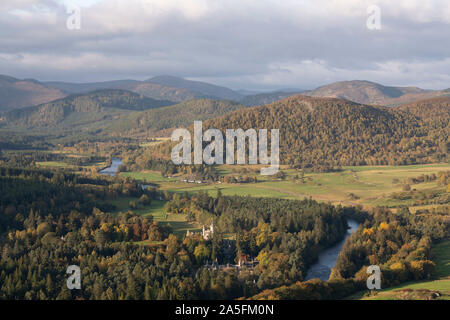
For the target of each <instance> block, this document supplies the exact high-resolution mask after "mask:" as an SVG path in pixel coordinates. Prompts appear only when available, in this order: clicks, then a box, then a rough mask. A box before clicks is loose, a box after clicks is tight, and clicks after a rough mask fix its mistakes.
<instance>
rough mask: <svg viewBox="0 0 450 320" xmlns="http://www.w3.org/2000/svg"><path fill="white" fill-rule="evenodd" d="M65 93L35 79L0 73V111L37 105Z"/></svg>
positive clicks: (60, 96)
mask: <svg viewBox="0 0 450 320" xmlns="http://www.w3.org/2000/svg"><path fill="white" fill-rule="evenodd" d="M66 95H67V94H65V93H64V92H63V91H62V90H60V89H58V88H54V87H50V86H46V85H45V84H43V83H40V82H38V81H36V80H19V79H16V78H13V77H9V76H3V75H0V112H2V111H8V110H12V109H17V108H23V107H28V106H33V105H38V104H41V103H45V102H49V101H52V100H56V99H59V98H62V97H64V96H66Z"/></svg>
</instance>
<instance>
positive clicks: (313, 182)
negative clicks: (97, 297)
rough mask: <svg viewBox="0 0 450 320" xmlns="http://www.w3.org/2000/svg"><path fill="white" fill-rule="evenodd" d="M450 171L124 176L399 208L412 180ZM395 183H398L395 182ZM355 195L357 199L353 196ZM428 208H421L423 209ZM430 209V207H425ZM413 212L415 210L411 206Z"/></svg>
mask: <svg viewBox="0 0 450 320" xmlns="http://www.w3.org/2000/svg"><path fill="white" fill-rule="evenodd" d="M236 168H239V167H238V166H236ZM232 169H233V168H232V166H226V165H224V166H220V167H219V170H220V171H221V173H222V174H224V175H238V173H234V174H233V173H232ZM447 170H450V165H449V164H448V163H443V164H433V165H410V166H365V167H344V168H343V170H342V171H339V172H330V173H306V174H305V176H304V182H302V181H301V180H295V181H294V180H293V177H295V176H296V175H300V172H299V171H296V170H294V169H283V172H285V173H286V179H285V180H280V179H274V178H272V177H267V176H261V175H259V173H250V174H248V175H249V176H254V177H256V178H257V179H258V182H257V183H247V184H227V183H206V184H193V183H184V182H181V181H179V180H181V178H170V179H169V178H165V177H162V176H161V175H160V174H158V173H155V172H127V173H121V175H123V176H128V177H132V178H134V179H136V180H139V181H143V182H147V183H154V184H156V185H158V187H159V188H160V189H161V190H168V191H171V192H177V193H183V192H188V193H189V194H193V193H196V192H198V191H207V192H208V193H209V194H210V195H216V194H217V191H218V190H221V192H222V194H224V195H241V196H247V195H250V196H255V197H276V198H287V199H303V198H305V197H311V198H313V199H315V200H318V201H326V202H331V203H334V204H344V205H362V206H366V207H374V206H388V207H392V208H395V207H398V206H400V205H407V206H412V205H413V200H398V199H393V198H392V197H391V194H392V193H395V192H401V191H402V187H403V185H404V184H405V183H406V181H407V179H408V178H416V177H418V176H420V175H422V174H431V173H434V174H437V173H438V172H440V171H447ZM394 181H397V182H395V183H394ZM411 188H413V189H416V190H421V191H427V190H439V191H440V192H442V193H443V192H445V188H444V187H443V186H439V185H438V183H437V181H432V182H424V183H419V184H414V185H411ZM351 194H353V196H351ZM423 207H424V206H421V208H423ZM425 207H427V206H425ZM428 207H432V206H428ZM411 209H412V211H415V210H414V207H411Z"/></svg>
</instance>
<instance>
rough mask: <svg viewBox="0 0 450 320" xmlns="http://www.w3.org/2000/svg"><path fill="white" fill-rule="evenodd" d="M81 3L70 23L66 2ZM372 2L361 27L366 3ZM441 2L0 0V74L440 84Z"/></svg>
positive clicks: (449, 6)
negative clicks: (376, 22) (376, 19)
mask: <svg viewBox="0 0 450 320" xmlns="http://www.w3.org/2000/svg"><path fill="white" fill-rule="evenodd" d="M68 4H72V5H77V6H79V7H80V10H81V16H80V18H81V20H80V21H81V29H80V30H69V29H68V28H67V27H66V21H67V19H68V17H69V16H70V15H71V14H70V13H68V12H67V5H68ZM373 4H375V5H378V6H379V7H380V9H381V29H380V30H369V29H368V28H367V26H366V20H367V19H368V16H369V15H368V14H367V8H368V7H369V6H370V5H373ZM448 39H450V2H449V1H447V0H429V1H418V0H398V1H391V0H379V1H375V0H371V1H365V0H362V1H360V0H315V1H307V0H282V1H281V0H278V1H276V0H245V1H243V0H239V1H238V0H64V1H56V0H2V2H1V3H0V43H1V44H2V45H1V47H0V70H1V71H0V73H4V74H10V75H13V76H17V77H26V78H29V77H34V78H38V79H43V80H55V79H56V80H66V81H98V80H107V79H108V80H109V79H118V78H135V79H145V78H148V77H150V76H152V75H159V74H172V75H178V76H184V77H189V78H194V79H199V80H206V81H212V82H214V83H217V84H221V85H227V86H230V87H233V88H247V89H275V88H284V87H296V88H313V87H315V86H318V85H322V84H325V83H329V82H333V81H338V80H353V79H367V80H372V81H377V82H381V83H384V84H391V85H416V86H421V87H424V88H438V89H439V88H448V87H450V44H449V43H450V42H449V41H448Z"/></svg>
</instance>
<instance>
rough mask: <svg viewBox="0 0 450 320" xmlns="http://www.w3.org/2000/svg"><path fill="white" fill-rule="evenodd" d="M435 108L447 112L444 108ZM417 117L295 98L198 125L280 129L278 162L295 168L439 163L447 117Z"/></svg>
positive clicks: (339, 101) (352, 104) (442, 156)
mask: <svg viewBox="0 0 450 320" xmlns="http://www.w3.org/2000/svg"><path fill="white" fill-rule="evenodd" d="M440 105H441V106H442V108H446V109H447V110H448V104H440ZM405 108H406V107H405ZM418 108H419V109H423V108H424V106H421V105H418ZM423 112H425V110H424V111H423ZM423 112H420V111H417V112H416V113H410V112H409V111H408V110H401V109H397V108H393V109H391V108H385V107H374V106H367V105H361V104H358V103H355V102H350V101H347V100H343V99H336V98H314V97H307V96H295V97H290V98H287V99H285V100H282V101H278V102H275V103H272V104H269V105H265V106H260V107H254V108H250V109H243V110H238V111H235V112H233V113H231V114H228V115H226V116H222V117H219V118H217V119H212V120H209V121H206V122H204V125H203V126H204V130H206V128H219V129H221V130H222V132H223V130H224V129H227V128H243V129H248V128H255V129H258V128H267V129H280V157H281V159H280V160H281V163H284V164H290V165H294V166H297V167H314V168H318V169H323V168H327V167H328V168H331V167H335V166H341V165H366V164H368V165H381V164H412V163H428V162H436V161H443V160H444V159H445V158H446V157H447V146H448V135H449V131H448V123H449V117H448V116H447V117H445V118H444V119H442V122H441V124H440V125H438V126H435V122H433V121H424V120H422V118H421V117H419V116H417V114H421V113H423ZM438 118H439V116H436V117H435V119H438ZM440 121H441V120H440Z"/></svg>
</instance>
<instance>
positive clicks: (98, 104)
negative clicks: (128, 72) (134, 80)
mask: <svg viewBox="0 0 450 320" xmlns="http://www.w3.org/2000/svg"><path fill="white" fill-rule="evenodd" d="M241 108H246V106H244V105H241V104H238V103H236V102H233V101H226V100H213V99H194V100H189V101H185V102H182V103H179V104H174V103H173V102H171V101H165V100H155V99H151V98H148V97H145V96H142V95H138V94H136V93H133V92H130V91H125V90H117V89H106V90H98V91H94V92H91V93H88V94H77V95H71V96H68V97H66V98H63V99H59V100H56V101H52V102H49V103H46V104H42V105H39V106H34V107H27V108H22V109H18V110H12V111H9V112H7V113H6V114H5V115H4V116H3V117H1V118H0V126H1V127H2V130H3V131H11V130H13V131H27V132H30V131H32V132H45V133H48V134H52V133H53V134H55V135H76V134H77V133H78V132H80V131H83V132H89V133H91V134H92V135H93V136H99V135H111V136H118V135H119V136H122V137H132V136H135V135H139V134H146V135H148V134H149V133H157V132H159V131H161V130H165V129H169V128H174V127H178V126H181V127H188V126H190V125H192V123H193V121H194V120H206V119H211V118H215V117H218V116H221V115H224V114H226V113H229V112H232V111H235V110H238V109H241Z"/></svg>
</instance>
